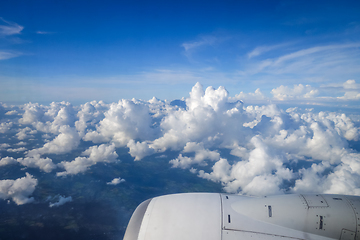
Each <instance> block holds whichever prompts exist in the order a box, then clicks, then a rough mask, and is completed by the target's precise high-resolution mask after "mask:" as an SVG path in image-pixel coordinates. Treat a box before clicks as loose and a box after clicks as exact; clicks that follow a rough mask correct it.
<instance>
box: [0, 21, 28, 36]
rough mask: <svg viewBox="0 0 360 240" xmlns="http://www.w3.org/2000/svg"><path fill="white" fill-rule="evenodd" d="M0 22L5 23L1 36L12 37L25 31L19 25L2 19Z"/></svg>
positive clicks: (1, 28)
mask: <svg viewBox="0 0 360 240" xmlns="http://www.w3.org/2000/svg"><path fill="white" fill-rule="evenodd" d="M0 21H2V22H3V23H5V25H0V36H10V35H15V34H20V33H21V31H22V30H23V29H24V27H23V26H20V25H19V24H17V23H14V22H10V21H6V20H5V19H3V18H1V17H0Z"/></svg>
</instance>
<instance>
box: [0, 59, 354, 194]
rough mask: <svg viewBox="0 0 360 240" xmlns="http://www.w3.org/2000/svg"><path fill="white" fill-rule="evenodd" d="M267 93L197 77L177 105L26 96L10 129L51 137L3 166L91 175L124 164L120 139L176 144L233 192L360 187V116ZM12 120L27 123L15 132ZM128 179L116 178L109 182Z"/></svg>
mask: <svg viewBox="0 0 360 240" xmlns="http://www.w3.org/2000/svg"><path fill="white" fill-rule="evenodd" d="M254 57H255V56H254ZM284 61H285V60H284ZM358 88H359V86H358V85H357V84H356V82H355V81H352V80H349V81H346V82H345V83H344V84H343V85H342V86H340V89H341V90H342V91H344V92H346V91H349V92H350V91H358ZM318 90H319V89H316V88H314V87H311V86H307V85H301V84H299V85H294V87H288V86H280V87H279V88H274V89H273V91H272V93H273V95H274V98H273V99H276V100H277V101H285V100H286V101H289V100H293V101H296V100H305V99H317V98H319V97H318V95H316V94H318V93H320V91H318ZM260 100H266V101H267V100H269V99H266V97H265V95H264V94H263V93H262V92H261V91H260V89H258V90H256V91H255V92H254V93H243V92H240V94H238V95H236V96H235V97H230V96H229V93H228V91H227V90H226V89H225V88H224V87H218V88H217V89H215V88H213V87H207V88H205V89H204V87H203V86H202V85H201V84H200V83H197V84H195V85H194V86H193V88H192V89H191V92H190V94H189V96H188V97H187V98H183V99H182V100H178V101H177V102H173V103H170V102H168V101H162V100H159V99H156V98H153V99H151V100H149V101H142V100H136V99H132V100H120V101H119V102H117V103H111V104H105V103H103V102H101V101H100V102H97V101H93V102H89V103H86V104H83V105H81V106H79V107H74V106H72V105H71V104H69V103H66V102H61V103H51V104H50V105H49V106H44V105H39V104H33V103H29V104H25V105H24V106H22V107H20V108H19V110H18V113H19V114H20V115H21V116H20V117H19V119H18V120H17V121H18V122H13V123H12V122H9V121H7V120H6V119H4V120H3V121H2V123H3V125H2V126H4V129H5V128H6V129H7V130H4V131H6V132H9V133H12V134H15V135H14V137H15V139H16V138H17V139H20V140H21V139H29V138H30V137H32V136H34V137H38V136H40V135H43V136H46V139H41V141H44V142H45V143H43V142H42V143H41V144H42V145H40V146H39V147H38V146H36V145H35V146H36V147H35V148H32V149H31V150H29V151H25V152H24V153H22V152H20V150H24V149H21V148H19V149H18V150H17V151H19V152H18V153H17V154H23V155H24V156H23V157H21V158H17V159H14V158H11V157H10V156H9V157H5V158H2V159H1V160H0V165H1V166H5V165H8V164H14V163H18V164H20V165H21V166H25V167H31V168H39V169H40V170H42V171H44V172H48V173H49V172H51V171H53V170H54V169H61V171H59V172H57V173H56V175H57V176H63V177H65V176H68V175H75V174H79V173H83V174H85V173H86V171H87V170H89V169H90V168H91V167H92V166H94V165H96V164H98V163H109V164H112V163H115V162H118V161H119V160H118V155H117V153H116V148H120V147H121V148H127V149H128V153H129V154H130V155H131V156H132V157H133V158H134V160H136V161H141V160H142V159H143V158H145V157H147V156H151V155H152V156H155V155H153V154H155V153H156V154H157V155H156V156H158V155H161V153H163V152H165V151H176V155H175V156H177V157H173V158H172V159H168V161H169V166H171V167H173V168H181V169H189V170H190V171H191V172H192V173H194V174H197V176H199V177H200V178H204V179H208V180H210V181H215V182H220V183H221V184H222V185H223V187H224V190H225V191H228V192H232V193H240V194H249V195H265V194H266V195H269V194H275V193H284V192H324V193H325V192H326V193H346V194H360V192H359V188H360V172H359V169H360V167H359V163H360V156H359V152H358V149H352V148H351V147H350V146H356V144H355V145H354V144H353V143H354V142H356V141H358V140H359V136H360V129H359V127H358V125H357V123H355V122H354V121H353V120H352V119H351V118H350V117H349V116H347V115H346V114H343V113H336V112H316V111H310V110H308V109H305V110H303V109H300V108H289V109H287V110H282V109H280V108H279V107H278V106H276V105H275V104H266V105H260V106H257V105H249V104H248V102H247V101H250V102H251V101H253V102H256V101H260ZM337 101H343V100H340V99H337ZM245 104H246V105H245ZM4 109H7V108H4ZM7 111H8V110H4V111H3V112H4V113H5V112H7ZM5 116H10V115H5ZM11 124H13V125H15V126H16V127H18V130H17V131H9V130H10V129H11V128H12V127H13V125H11ZM0 129H1V128H0ZM85 142H86V143H85ZM83 143H85V144H90V145H92V144H96V145H94V146H91V147H89V148H88V149H87V150H85V151H84V152H82V153H81V154H80V155H76V156H74V157H73V158H72V159H71V160H72V161H65V160H64V161H61V162H60V163H58V164H55V163H54V162H53V161H52V159H50V158H49V157H48V156H46V155H47V154H58V155H61V154H69V153H71V154H72V153H76V149H77V148H78V146H79V145H80V144H83ZM350 143H351V144H352V145H350ZM30 146H33V145H32V144H28V148H29V149H30ZM81 146H83V145H81ZM11 147H12V145H10V144H2V145H0V149H1V150H3V152H5V153H6V152H7V151H6V150H7V149H9V150H10V151H13V150H14V148H11ZM15 149H16V148H15ZM14 151H15V150H14ZM163 156H164V155H163ZM150 159H151V158H149V160H150ZM122 180H123V179H121V178H115V179H114V180H113V181H111V182H109V183H108V184H116V183H118V182H121V181H122ZM311 183H314V184H311Z"/></svg>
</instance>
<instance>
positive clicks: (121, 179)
mask: <svg viewBox="0 0 360 240" xmlns="http://www.w3.org/2000/svg"><path fill="white" fill-rule="evenodd" d="M122 182H125V179H123V178H120V177H119V178H114V179H113V180H112V181H111V182H107V183H106V184H108V185H118V184H120V183H122Z"/></svg>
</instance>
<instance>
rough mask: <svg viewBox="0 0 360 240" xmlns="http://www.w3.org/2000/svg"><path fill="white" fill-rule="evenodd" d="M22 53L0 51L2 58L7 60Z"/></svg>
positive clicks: (0, 57)
mask: <svg viewBox="0 0 360 240" xmlns="http://www.w3.org/2000/svg"><path fill="white" fill-rule="evenodd" d="M20 55H22V53H20V52H10V51H0V60H6V59H10V58H14V57H18V56H20Z"/></svg>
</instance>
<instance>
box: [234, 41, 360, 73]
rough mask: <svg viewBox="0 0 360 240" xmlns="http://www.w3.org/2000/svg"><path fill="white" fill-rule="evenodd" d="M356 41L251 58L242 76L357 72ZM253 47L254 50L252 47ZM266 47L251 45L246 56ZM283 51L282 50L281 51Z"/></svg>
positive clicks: (357, 53) (359, 70) (255, 54)
mask: <svg viewBox="0 0 360 240" xmlns="http://www.w3.org/2000/svg"><path fill="white" fill-rule="evenodd" d="M359 47H360V43H359V42H356V43H348V44H337V45H325V46H317V47H311V48H306V49H301V50H298V51H295V52H290V53H287V54H283V55H280V56H275V57H273V58H267V59H261V60H256V59H252V61H251V62H249V63H247V65H246V66H245V67H244V69H243V70H242V71H241V73H242V74H243V75H254V74H259V73H263V74H264V73H265V74H272V75H281V74H297V76H304V75H306V74H307V76H308V77H313V76H316V75H319V76H320V75H321V76H331V75H333V74H340V73H341V74H344V72H346V73H359V72H360V68H359V64H358V63H359V61H360V49H359ZM256 49H257V50H256ZM270 50H272V47H269V48H255V50H254V51H252V52H251V53H249V54H248V57H250V56H251V57H253V56H259V55H260V54H262V53H263V52H264V51H270ZM282 52H283V51H282Z"/></svg>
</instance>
